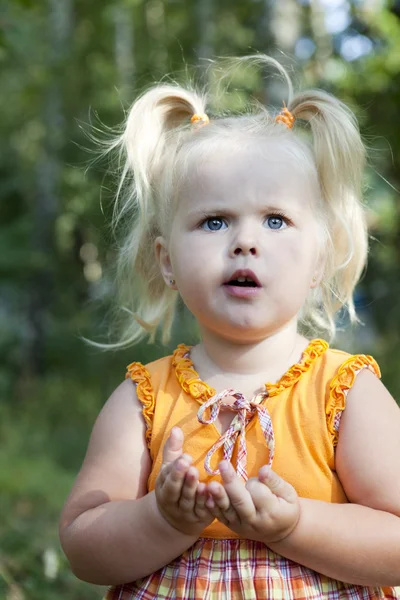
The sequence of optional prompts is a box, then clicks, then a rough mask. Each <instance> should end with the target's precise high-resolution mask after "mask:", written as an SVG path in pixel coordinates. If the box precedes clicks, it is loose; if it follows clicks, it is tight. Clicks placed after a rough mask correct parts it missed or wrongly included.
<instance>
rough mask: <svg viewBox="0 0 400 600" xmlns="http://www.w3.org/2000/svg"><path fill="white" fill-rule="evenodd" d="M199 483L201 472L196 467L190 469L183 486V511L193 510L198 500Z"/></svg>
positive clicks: (180, 503)
mask: <svg viewBox="0 0 400 600" xmlns="http://www.w3.org/2000/svg"><path fill="white" fill-rule="evenodd" d="M198 483H199V472H198V470H197V469H196V467H189V469H188V470H187V472H186V476H185V479H184V481H183V484H182V489H181V496H180V500H179V506H180V508H182V510H186V511H189V510H193V509H194V503H195V498H196V491H197V485H198Z"/></svg>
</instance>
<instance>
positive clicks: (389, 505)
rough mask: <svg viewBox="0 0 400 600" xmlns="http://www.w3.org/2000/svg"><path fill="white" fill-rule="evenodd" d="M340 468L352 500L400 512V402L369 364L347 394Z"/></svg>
mask: <svg viewBox="0 0 400 600" xmlns="http://www.w3.org/2000/svg"><path fill="white" fill-rule="evenodd" d="M336 470H337V473H338V476H339V479H340V481H341V483H342V485H343V487H344V489H345V492H346V494H347V496H348V498H349V500H350V501H351V502H355V503H358V504H364V505H366V506H370V507H371V508H376V509H379V510H385V511H388V512H391V513H393V514H397V515H399V516H400V408H399V407H398V405H397V404H396V402H395V400H394V398H393V397H392V396H391V394H390V393H389V391H388V390H387V389H386V387H385V386H384V385H383V383H382V382H381V381H380V380H379V379H378V378H377V377H376V376H375V375H374V374H373V373H372V372H371V371H369V370H368V369H364V370H363V371H361V372H360V373H359V374H358V375H357V377H356V380H355V382H354V385H353V387H352V388H351V390H350V391H349V393H348V396H347V401H346V409H345V410H344V412H343V415H342V418H341V423H340V429H339V441H338V446H337V450H336Z"/></svg>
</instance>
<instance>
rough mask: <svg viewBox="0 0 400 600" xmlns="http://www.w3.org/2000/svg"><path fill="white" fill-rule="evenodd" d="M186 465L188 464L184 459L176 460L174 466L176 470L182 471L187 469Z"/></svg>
mask: <svg viewBox="0 0 400 600" xmlns="http://www.w3.org/2000/svg"><path fill="white" fill-rule="evenodd" d="M187 467H188V465H187V463H186V461H184V460H178V462H177V463H176V468H177V469H178V471H184V470H185V469H187Z"/></svg>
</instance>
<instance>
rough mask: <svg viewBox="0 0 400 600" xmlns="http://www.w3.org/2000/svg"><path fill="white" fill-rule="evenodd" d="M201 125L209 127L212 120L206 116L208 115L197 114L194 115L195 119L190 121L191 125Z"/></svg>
mask: <svg viewBox="0 0 400 600" xmlns="http://www.w3.org/2000/svg"><path fill="white" fill-rule="evenodd" d="M200 121H201V123H200V127H201V126H202V125H208V123H209V122H210V119H209V118H208V116H207V115H206V113H195V114H194V115H193V117H192V118H191V119H190V122H191V123H199V122H200Z"/></svg>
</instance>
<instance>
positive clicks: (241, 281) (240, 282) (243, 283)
mask: <svg viewBox="0 0 400 600" xmlns="http://www.w3.org/2000/svg"><path fill="white" fill-rule="evenodd" d="M225 285H235V286H238V287H259V286H258V285H257V284H256V282H255V281H254V280H253V279H251V278H249V277H239V278H238V279H232V280H231V281H228V282H227V283H226V284H225Z"/></svg>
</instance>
